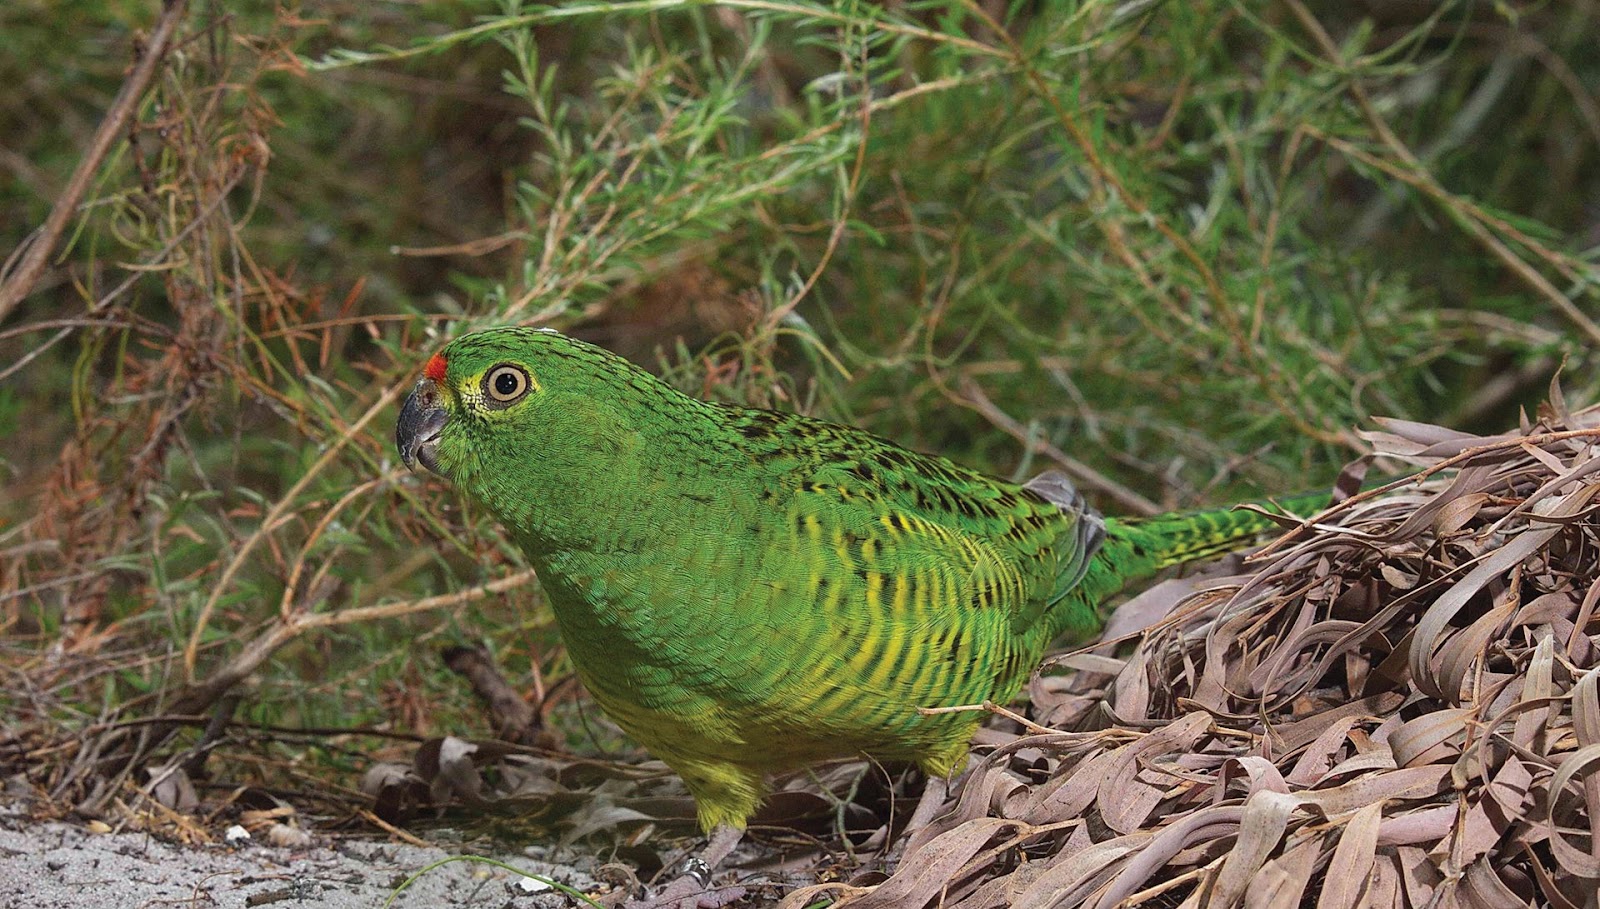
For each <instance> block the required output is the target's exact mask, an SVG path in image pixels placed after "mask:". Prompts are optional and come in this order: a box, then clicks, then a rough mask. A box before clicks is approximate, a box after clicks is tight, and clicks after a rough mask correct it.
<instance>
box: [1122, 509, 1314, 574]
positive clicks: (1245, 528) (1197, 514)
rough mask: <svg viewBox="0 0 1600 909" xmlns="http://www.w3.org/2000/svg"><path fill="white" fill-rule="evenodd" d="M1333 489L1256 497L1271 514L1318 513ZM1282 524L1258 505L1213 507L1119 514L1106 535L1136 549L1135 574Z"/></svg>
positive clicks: (1229, 547) (1226, 548)
mask: <svg viewBox="0 0 1600 909" xmlns="http://www.w3.org/2000/svg"><path fill="white" fill-rule="evenodd" d="M1328 499H1329V494H1328V493H1327V492H1308V493H1301V494H1300V495H1294V496H1286V497H1284V498H1281V499H1271V500H1267V501H1260V502H1254V503H1252V504H1254V505H1255V506H1256V507H1257V508H1260V509H1261V510H1263V511H1266V512H1269V513H1271V514H1289V515H1305V514H1314V513H1316V512H1318V511H1321V510H1322V509H1324V508H1326V507H1327V506H1328ZM1277 528H1278V524H1277V522H1275V521H1273V520H1272V518H1270V517H1268V516H1267V515H1264V514H1261V513H1260V512H1258V511H1255V510H1252V509H1244V508H1238V507H1228V508H1212V509H1206V510H1204V511H1182V512H1174V513H1172V514H1163V515H1156V516H1155V517H1150V518H1117V519H1114V520H1110V521H1107V522H1106V536H1107V537H1108V538H1110V540H1115V541H1119V542H1125V543H1127V544H1128V545H1129V548H1131V549H1132V550H1133V552H1132V558H1131V559H1129V561H1128V563H1127V567H1128V568H1129V569H1133V571H1132V572H1130V574H1131V577H1130V578H1129V579H1130V580H1131V579H1132V577H1137V576H1138V575H1140V574H1144V573H1154V572H1157V571H1160V570H1161V569H1163V568H1167V567H1170V566H1172V565H1181V564H1183V563H1184V562H1193V561H1197V560H1199V559H1204V558H1208V557H1210V556H1215V555H1221V554H1222V553H1225V552H1231V551H1233V550H1235V549H1240V548H1242V547H1244V546H1246V545H1248V544H1249V543H1250V541H1251V540H1253V539H1255V538H1256V537H1259V536H1261V535H1262V534H1264V533H1266V532H1268V531H1271V530H1275V529H1277Z"/></svg>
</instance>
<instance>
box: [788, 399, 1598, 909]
mask: <svg viewBox="0 0 1600 909" xmlns="http://www.w3.org/2000/svg"><path fill="white" fill-rule="evenodd" d="M1552 398H1553V401H1554V402H1555V403H1553V404H1552V405H1549V406H1547V407H1546V408H1544V409H1543V410H1542V411H1541V419H1540V420H1539V421H1538V422H1537V423H1536V424H1534V425H1524V426H1523V427H1522V429H1521V430H1520V431H1518V432H1515V433H1508V434H1506V435H1502V436H1493V437H1480V436H1471V435H1466V434H1463V433H1458V432H1453V431H1450V430H1446V429H1442V428H1439V427H1436V426H1427V425H1420V424H1414V423H1405V422H1398V421H1386V422H1384V423H1383V424H1382V426H1383V428H1384V430H1385V431H1382V432H1374V433H1369V434H1368V435H1367V438H1368V439H1369V441H1370V442H1371V443H1372V445H1373V448H1374V452H1375V454H1376V455H1378V456H1379V457H1380V458H1383V459H1384V460H1381V461H1380V462H1379V463H1381V464H1384V465H1393V464H1395V463H1396V462H1397V461H1398V462H1399V463H1400V464H1405V465H1413V466H1415V467H1417V468H1421V469H1420V470H1419V471H1418V472H1417V473H1416V474H1415V475H1414V476H1412V477H1408V478H1407V479H1405V480H1402V481H1398V482H1396V483H1391V484H1387V485H1386V486H1384V487H1381V488H1379V489H1373V490H1369V491H1368V492H1365V493H1361V494H1360V495H1356V496H1354V497H1351V498H1349V499H1348V500H1346V501H1344V502H1342V503H1340V504H1338V505H1337V506H1335V507H1333V508H1331V509H1329V510H1327V511H1325V512H1323V513H1322V514H1321V515H1319V516H1316V517H1315V523H1314V525H1313V526H1310V527H1301V528H1300V529H1298V530H1296V531H1293V532H1290V533H1288V534H1287V535H1286V536H1285V537H1284V538H1282V539H1280V540H1278V541H1277V542H1276V543H1274V544H1272V545H1271V546H1269V547H1268V548H1267V549H1266V550H1265V551H1264V552H1263V553H1261V554H1260V555H1258V556H1255V557H1252V559H1251V560H1250V562H1249V563H1247V573H1241V574H1239V575H1237V576H1234V577H1229V578H1211V579H1206V580H1205V581H1204V582H1202V583H1199V584H1196V583H1193V582H1191V583H1190V584H1189V588H1190V589H1189V590H1188V591H1187V592H1186V593H1185V594H1184V595H1181V596H1176V597H1175V596H1173V595H1172V594H1171V592H1170V587H1161V588H1157V589H1156V590H1154V591H1152V592H1151V593H1150V594H1148V595H1146V596H1144V597H1140V598H1138V599H1136V600H1134V601H1131V602H1130V603H1128V604H1127V606H1126V607H1124V608H1123V609H1122V610H1120V611H1119V612H1118V614H1117V615H1116V616H1115V617H1114V618H1113V623H1112V627H1111V629H1110V630H1109V632H1108V637H1107V640H1111V641H1113V643H1109V644H1106V645H1104V646H1102V647H1100V648H1098V649H1096V650H1094V651H1092V652H1084V653H1077V654H1072V655H1068V656H1065V657H1063V658H1060V659H1059V664H1060V665H1062V666H1064V667H1067V668H1070V669H1072V670H1075V671H1074V672H1071V673H1068V674H1064V675H1051V674H1046V675H1044V676H1042V677H1040V678H1037V679H1036V680H1035V683H1034V685H1033V690H1032V696H1033V703H1034V705H1035V713H1034V715H1035V716H1036V717H1037V718H1038V725H1030V726H1027V727H1024V726H1013V727H1012V728H1014V729H1017V730H1018V731H1017V732H1016V733H1005V732H1003V731H999V730H989V731H988V734H989V736H990V738H989V741H991V742H993V743H995V744H996V747H995V748H993V750H992V752H991V753H990V754H988V755H987V756H986V757H984V758H982V759H978V758H975V759H974V766H973V769H972V771H971V773H970V775H969V776H968V777H967V778H966V779H965V781H964V784H963V785H962V786H960V787H959V789H958V790H957V792H956V793H955V795H954V796H953V797H952V799H951V802H950V803H949V805H947V806H946V807H947V811H946V814H945V816H944V817H943V818H942V819H940V820H938V821H936V822H934V823H933V824H932V825H931V826H929V827H927V828H925V829H922V830H920V831H917V832H915V833H914V834H913V835H912V838H911V840H910V842H909V843H908V844H907V846H906V848H905V851H904V854H903V857H902V860H901V863H900V865H899V866H898V869H897V870H896V872H895V874H894V875H893V876H892V877H891V878H889V879H888V880H887V881H885V882H883V883H882V884H879V885H877V886H876V887H871V888H868V887H851V886H849V885H845V884H823V885H818V886H815V887H808V888H804V889H802V890H800V891H797V892H795V893H793V894H791V895H790V897H789V898H788V899H787V900H786V901H785V904H784V905H785V906H801V905H804V904H805V903H806V902H807V901H809V900H811V899H813V898H815V897H817V896H819V895H821V894H822V893H824V892H831V893H832V894H833V895H834V896H835V897H840V896H843V897H848V898H849V899H848V900H847V902H848V905H850V906H851V907H853V909H867V907H877V906H884V907H890V906H893V907H906V906H922V905H941V906H946V907H961V909H977V907H1000V906H1017V907H1020V909H1030V907H1044V906H1052V907H1072V906H1094V907H1111V906H1119V905H1120V906H1134V905H1147V906H1179V905H1181V906H1208V907H1226V906H1234V905H1245V906H1297V905H1305V906H1317V907H1329V909H1331V907H1344V906H1358V905H1373V906H1391V905H1392V906H1410V907H1424V906H1454V905H1463V906H1483V907H1499V906H1508V907H1511V906H1524V905H1528V904H1529V903H1533V904H1535V905H1550V906H1555V907H1564V906H1586V905H1593V896H1594V894H1595V892H1596V888H1597V887H1600V842H1597V841H1595V840H1594V839H1593V838H1592V837H1591V835H1590V823H1591V819H1592V818H1593V817H1595V816H1596V814H1597V813H1600V775H1597V774H1596V771H1597V770H1600V675H1597V673H1596V669H1595V667H1596V665H1597V663H1600V649H1597V638H1596V633H1597V631H1600V623H1597V622H1596V620H1595V606H1596V601H1597V600H1600V585H1597V584H1595V579H1596V575H1597V573H1600V539H1597V532H1600V522H1597V519H1596V517H1595V515H1596V512H1597V510H1600V495H1597V493H1600V455H1597V445H1600V409H1588V410H1583V411H1579V412H1576V413H1570V412H1568V411H1567V409H1566V407H1565V406H1564V405H1563V404H1562V403H1561V398H1560V396H1559V393H1556V394H1553V395H1552ZM1349 473H1350V472H1347V477H1346V479H1348V478H1349V477H1348V474H1349ZM1175 583H1183V582H1175ZM1130 624H1131V625H1133V626H1135V627H1136V629H1137V630H1135V631H1133V632H1132V633H1131V634H1130V633H1126V631H1125V629H1127V628H1128V626H1129V625H1130ZM1119 634H1121V635H1123V639H1122V643H1121V645H1120V646H1118V645H1117V644H1116V643H1115V642H1114V641H1115V637H1116V636H1117V635H1119ZM1130 646H1131V649H1130Z"/></svg>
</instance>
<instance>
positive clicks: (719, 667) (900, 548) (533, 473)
mask: <svg viewBox="0 0 1600 909" xmlns="http://www.w3.org/2000/svg"><path fill="white" fill-rule="evenodd" d="M396 441H397V443H398V446H399V449H400V456H401V459H402V460H403V461H404V462H405V464H406V465H408V466H410V465H414V464H417V463H420V464H421V465H422V466H423V467H425V468H427V469H428V470H430V471H433V472H434V473H437V474H439V475H441V476H444V477H446V478H448V479H449V480H450V481H451V482H452V483H454V484H455V485H457V486H458V487H460V488H461V489H463V490H465V491H466V492H467V493H468V494H469V495H470V496H471V497H472V498H473V499H475V500H477V501H478V502H480V503H481V504H482V505H484V506H485V507H486V508H488V509H489V511H491V512H492V513H493V514H494V515H495V516H496V517H497V518H498V519H499V521H500V522H501V523H502V524H503V525H504V526H505V529H506V531H507V532H508V533H509V534H510V535H511V537H512V538H513V539H514V540H515V541H516V543H517V545H518V546H520V547H521V548H522V550H523V552H524V553H526V554H527V557H528V560H529V561H530V562H531V563H532V564H533V567H534V568H535V569H536V571H537V572H538V576H539V579H540V582H541V584H542V585H543V587H544V590H545V593H546V594H547V596H548V598H549V602H550V604H551V606H552V608H553V609H554V611H555V617H556V620H557V622H558V624H559V626H560V628H561V634H562V637H563V638H564V639H565V641H566V645H567V648H568V650H569V651H570V653H571V656H572V662H573V665H574V666H575V667H576V669H577V672H578V675H579V677H580V678H581V679H582V680H583V683H584V685H585V686H587V688H588V689H589V691H590V692H591V693H592V694H593V696H594V699H595V700H596V701H597V702H598V703H599V704H600V706H601V707H602V708H603V709H604V710H605V712H606V713H607V714H609V715H610V716H611V718H612V719H613V720H615V721H616V722H617V724H618V725H619V726H621V727H622V728H623V729H624V730H626V731H627V732H628V734H630V735H631V736H633V737H634V738H635V739H637V740H638V741H639V742H640V743H641V744H643V745H644V746H645V747H646V748H648V749H649V750H650V751H651V753H653V754H654V755H655V756H656V757H658V758H660V759H661V760H663V761H665V762H666V763H667V764H668V765H669V766H670V767H671V768H672V769H673V770H674V771H676V772H677V773H678V774H679V775H681V776H682V777H683V781H684V783H685V784H687V786H688V788H689V790H690V792H691V793H692V794H693V795H694V798H695V804H696V808H697V812H698V815H699V821H700V824H701V826H702V827H703V828H704V829H705V830H706V831H708V832H711V831H714V830H725V829H734V830H739V829H742V828H743V827H744V826H745V825H746V823H747V821H748V820H749V818H750V816H751V815H752V814H753V813H754V812H755V811H756V809H757V808H758V807H759V805H760V804H761V801H762V797H763V794H764V792H765V784H764V781H765V780H766V779H767V777H768V775H769V774H771V773H773V772H775V771H782V770H787V769H793V768H797V767H803V766H805V765H808V764H811V763H813V762H816V761H821V760H824V759H828V758H839V757H850V756H862V755H865V756H870V757H873V758H877V759H880V760H896V761H910V762H913V763H915V764H917V765H918V766H920V767H921V768H922V769H923V770H924V771H926V772H927V773H928V774H930V775H935V776H949V775H951V774H953V773H955V772H957V771H959V770H960V769H961V768H962V767H963V765H964V764H965V763H966V760H967V751H968V745H969V742H970V740H971V738H972V735H973V733H974V731H975V730H976V728H977V726H978V724H979V722H980V721H981V720H982V718H983V714H982V713H981V712H976V711H963V712H945V713H938V714H931V715H930V714H925V713H923V712H920V711H919V709H918V708H923V707H948V706H955V705H968V704H979V703H982V702H983V701H995V702H1000V703H1005V702H1007V701H1009V700H1010V699H1012V698H1013V697H1014V696H1015V695H1016V694H1017V693H1018V691H1019V690H1020V689H1021V687H1022V685H1023V683H1024V681H1025V680H1026V679H1027V678H1028V676H1029V674H1030V673H1031V672H1032V670H1033V669H1034V667H1035V666H1037V665H1038V663H1039V661H1040V659H1041V658H1042V657H1043V655H1044V653H1045V650H1046V648H1047V647H1048V646H1049V645H1050V643H1051V642H1052V641H1054V640H1056V639H1058V638H1062V637H1064V636H1068V635H1071V636H1075V637H1080V638H1081V637H1084V636H1087V635H1089V634H1091V633H1092V632H1093V631H1094V630H1095V629H1097V628H1098V627H1099V624H1100V611H1099V605H1100V604H1101V603H1102V601H1104V600H1105V599H1106V598H1107V597H1109V596H1111V595H1112V594H1114V593H1116V592H1117V591H1118V590H1120V589H1122V587H1123V586H1124V585H1126V584H1127V583H1128V582H1130V581H1132V580H1136V579H1140V578H1146V577H1149V576H1150V575H1152V574H1154V573H1156V572H1157V571H1159V570H1160V569H1162V568H1164V567H1166V566H1169V565H1174V564H1177V563H1180V562H1185V561H1190V560H1193V559H1197V558H1200V557H1203V556H1207V555H1212V554H1215V553H1219V552H1223V551H1226V550H1230V549H1235V548H1239V547H1240V546H1242V545H1244V544H1246V543H1248V542H1249V541H1250V540H1251V539H1252V538H1254V537H1256V536H1259V535H1260V534H1261V533H1262V532H1263V531H1266V530H1269V529H1271V528H1272V527H1273V526H1274V525H1273V523H1272V522H1271V521H1270V520H1269V519H1267V518H1266V517H1264V516H1262V515H1260V514H1257V513H1254V512H1250V511H1228V510H1217V511H1203V512H1195V513H1189V514H1180V515H1168V516H1163V517H1155V518H1149V519H1143V520H1120V519H1115V518H1104V517H1101V516H1100V515H1099V514H1097V513H1096V512H1095V511H1094V510H1093V509H1092V508H1090V507H1089V506H1088V505H1087V503H1085V502H1084V500H1083V499H1082V497H1081V496H1079V495H1078V494H1077V492H1076V491H1075V490H1074V489H1073V488H1072V485H1071V483H1070V482H1068V481H1067V479H1066V477H1064V476H1062V475H1061V474H1058V473H1053V472H1052V473H1046V474H1044V475H1042V476H1040V477H1037V478H1035V479H1034V480H1032V481H1030V482H1028V483H1023V484H1018V483H1011V482H1007V481H1005V480H1000V479H995V478H993V477H990V476H986V475H984V474H982V473H979V472H977V471H974V470H969V469H967V468H965V467H961V466H959V465H957V464H955V463H952V462H951V461H948V460H946V459H944V458H940V457H934V456H930V455H924V454H918V453H916V452H913V451H909V450H907V449H905V448H902V447H900V446H899V445H896V444H894V443H892V442H889V441H886V440H884V439H882V438H879V437H877V436H874V435H871V434H869V433H867V432H864V431H862V430H860V429H855V428H852V427H849V426H841V425H837V424H833V423H826V422H823V421H821V420H816V419H812V418H809V417H803V416H797V415H795V414H788V413H778V412H773V411H766V410H752V409H746V408H740V407H728V406H722V405H717V404H710V403H706V402H704V401H699V400H696V399H694V398H691V397H688V396H687V395H684V394H682V393H680V392H678V391H677V390H675V389H673V388H671V387H670V386H668V385H666V384H665V383H663V382H662V381H661V380H659V379H657V378H655V377H654V376H651V375H650V374H648V373H646V372H645V371H644V370H642V369H639V368H638V367H636V366H634V365H632V364H631V363H629V362H627V361H626V360H624V359H622V358H620V357H618V356H616V355H614V354H611V353H609V352H607V351H605V350H602V349H600V348H598V347H595V346H592V345H590V344H586V343H583V342H581V341H577V340H574V339H572V338H569V337H566V336H565V335H562V334H560V333H558V332H555V331H551V330H548V329H538V330H535V329H526V328H501V329H493V330H489V331H481V332H477V333H474V334H470V335H466V336H464V337H461V338H458V339H456V340H454V341H452V342H451V343H449V344H448V345H447V346H446V347H445V348H444V349H443V350H442V351H440V352H439V353H437V354H435V355H434V356H433V357H432V359H430V360H429V361H428V363H427V365H426V367H425V369H424V371H423V377H422V378H421V379H420V380H419V381H418V383H417V385H416V388H415V389H414V390H413V391H412V392H411V394H410V396H409V397H407V398H406V400H405V403H404V406H403V407H402V409H401V412H400V419H399V426H398V429H397V432H396ZM1320 501H1321V502H1323V503H1325V502H1326V497H1325V496H1323V497H1320ZM1283 504H1285V505H1287V506H1288V507H1290V508H1304V507H1314V506H1315V505H1316V504H1318V502H1317V501H1315V500H1314V497H1305V498H1296V499H1292V500H1288V501H1286V502H1285V503H1283Z"/></svg>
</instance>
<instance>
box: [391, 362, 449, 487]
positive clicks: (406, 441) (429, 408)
mask: <svg viewBox="0 0 1600 909" xmlns="http://www.w3.org/2000/svg"><path fill="white" fill-rule="evenodd" d="M448 422H450V414H449V413H448V412H446V411H445V409H444V407H442V406H441V405H440V404H439V387H438V386H437V385H434V384H433V381H432V380H431V379H423V380H421V381H420V382H418V383H417V387H416V388H413V389H412V390H411V394H409V395H406V400H405V403H403V404H401V405H400V422H399V423H398V424H396V425H395V430H394V444H395V447H397V448H399V449H400V460H401V461H403V462H404V463H405V465H406V466H407V467H415V466H416V465H417V464H418V463H420V464H422V466H423V467H426V468H427V469H429V470H431V471H433V472H434V473H439V472H440V471H439V462H438V460H437V459H436V458H435V457H434V455H435V452H436V450H437V449H438V447H439V434H440V433H441V432H443V431H444V427H445V424H446V423H448Z"/></svg>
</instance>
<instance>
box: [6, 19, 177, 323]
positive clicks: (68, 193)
mask: <svg viewBox="0 0 1600 909" xmlns="http://www.w3.org/2000/svg"><path fill="white" fill-rule="evenodd" d="M164 4H165V9H163V10H162V13H161V18H160V19H159V20H157V22H156V28H155V31H153V32H151V33H150V40H149V42H148V43H147V44H146V45H145V48H144V53H143V54H142V55H141V56H140V57H139V62H138V64H137V65H135V66H134V68H133V72H132V73H129V74H128V78H127V79H126V80H125V81H124V82H123V83H122V88H121V89H120V90H118V92H117V97H116V100H114V101H112V103H111V109H110V110H109V111H107V112H106V118H105V119H104V120H102V121H100V128H99V129H98V130H96V131H95V134H94V138H92V139H90V140H89V148H88V149H87V150H86V151H85V152H84V154H83V159H82V160H81V161H79V162H78V168H77V170H75V171H73V172H72V179H71V180H69V181H67V188H66V189H65V190H63V191H62V193H61V195H59V196H57V197H56V201H55V204H54V205H52V206H51V207H50V214H49V215H48V216H46V217H45V220H44V226H43V227H41V228H39V231H38V232H37V233H36V234H35V235H34V237H33V240H32V243H31V244H30V245H29V246H28V251H27V252H26V253H24V254H23V256H22V261H21V262H20V263H19V264H18V265H17V270H16V271H15V272H14V273H12V274H11V275H10V276H9V277H8V278H7V279H6V280H5V281H4V282H3V283H0V322H4V321H5V319H6V317H7V316H9V315H11V312H12V310H14V309H16V308H17V306H18V305H20V304H21V303H22V301H23V299H24V298H25V297H27V296H28V294H29V293H30V292H31V291H32V290H33V285H34V284H35V283H37V282H38V280H39V275H41V274H42V273H43V272H44V268H45V265H46V264H47V263H48V262H49V259H50V254H51V253H52V252H54V251H55V248H56V244H57V243H59V242H60V240H61V235H62V234H63V233H65V232H66V229H67V225H68V224H70V223H71V222H72V218H73V216H74V215H75V214H76V213H77V211H78V203H79V202H81V201H82V200H83V195H84V193H86V192H88V190H89V184H90V183H91V182H92V181H93V180H94V175H95V173H96V172H98V171H99V170H100V163H101V162H102V161H104V160H105V157H106V154H107V153H109V152H110V151H111V146H112V144H113V143H115V142H116V141H117V140H118V139H119V138H120V137H121V135H122V132H123V130H124V129H125V128H126V127H127V125H128V120H129V118H130V117H132V116H133V111H134V109H135V108H136V107H138V105H139V99H140V98H142V97H144V92H145V89H146V88H148V87H149V86H150V80H151V79H153V78H155V74H156V69H157V67H159V66H160V65H161V60H162V59H163V58H164V57H165V56H166V53H167V47H168V46H169V45H170V44H171V43H172V36H173V34H174V33H175V32H176V31H177V30H178V23H179V22H181V21H183V14H184V10H185V8H186V7H187V5H188V4H187V2H186V0H164ZM24 242H27V241H24Z"/></svg>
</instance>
